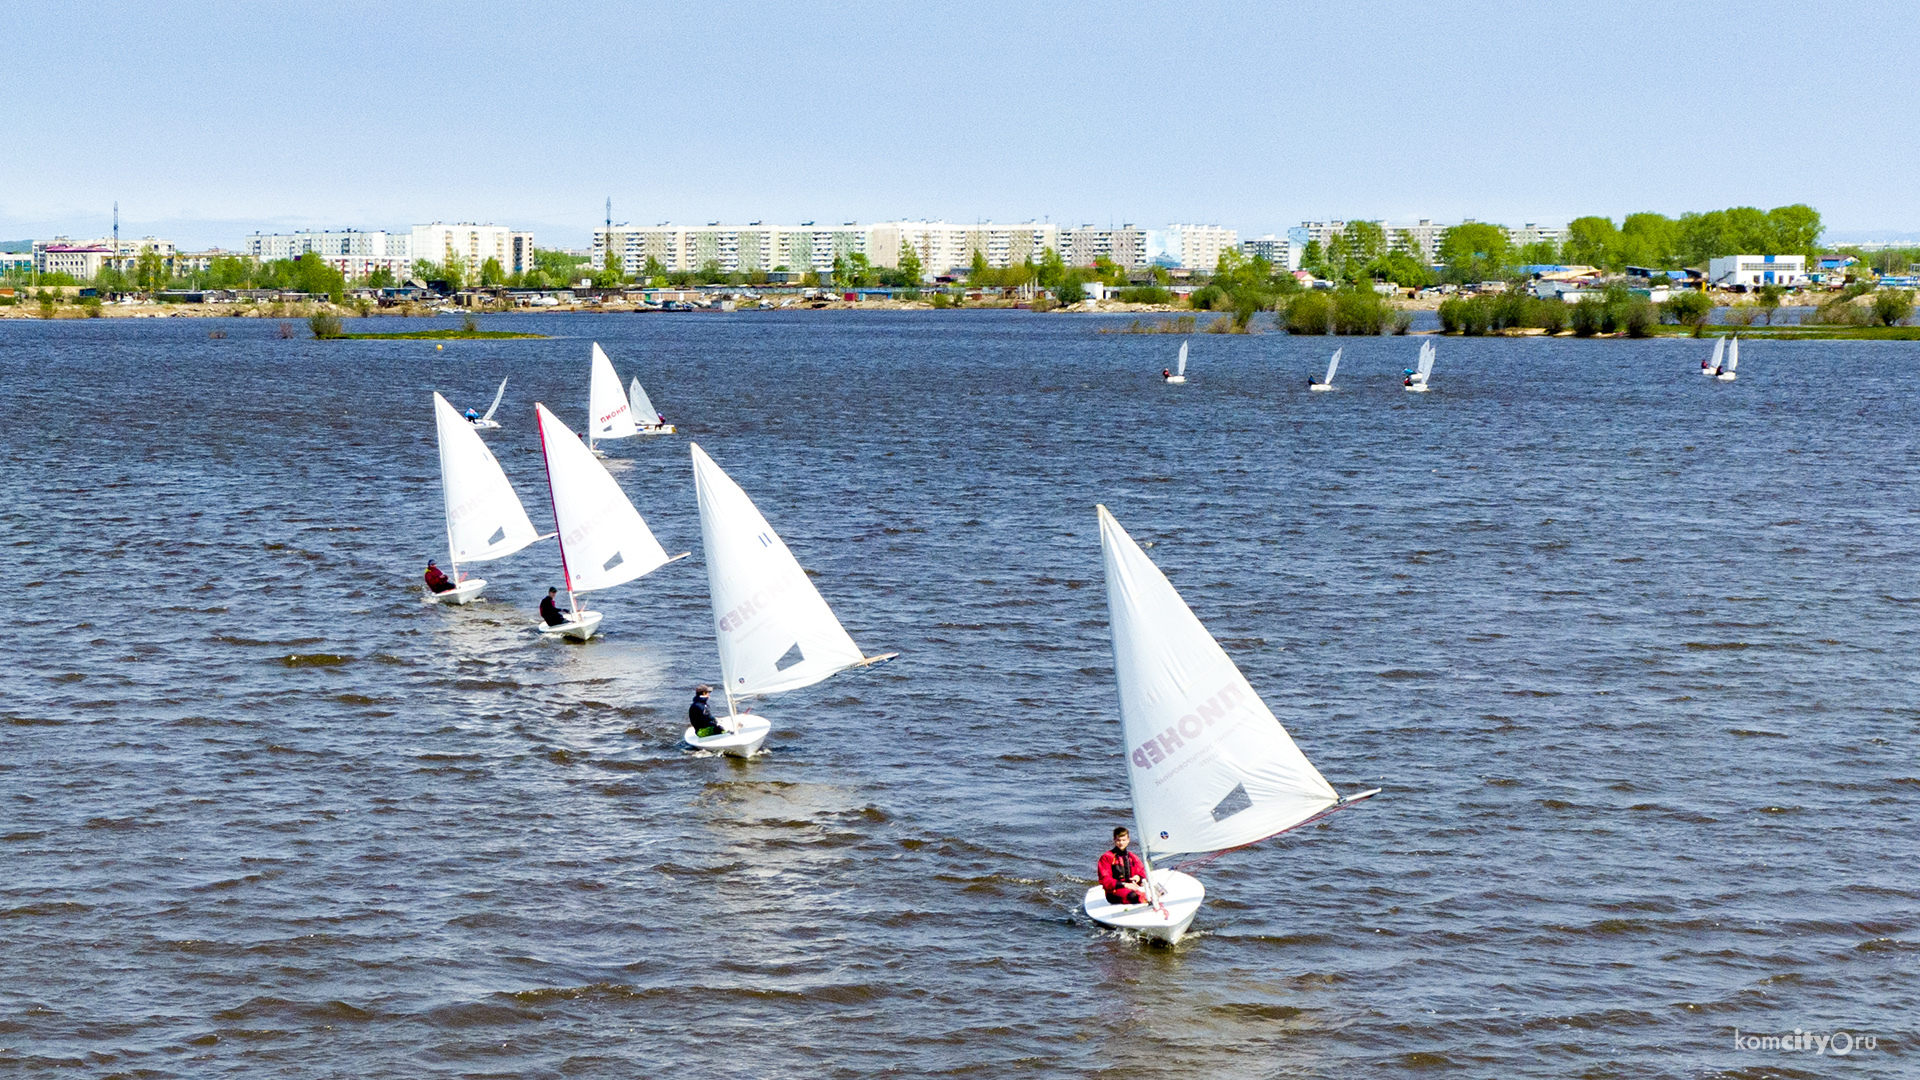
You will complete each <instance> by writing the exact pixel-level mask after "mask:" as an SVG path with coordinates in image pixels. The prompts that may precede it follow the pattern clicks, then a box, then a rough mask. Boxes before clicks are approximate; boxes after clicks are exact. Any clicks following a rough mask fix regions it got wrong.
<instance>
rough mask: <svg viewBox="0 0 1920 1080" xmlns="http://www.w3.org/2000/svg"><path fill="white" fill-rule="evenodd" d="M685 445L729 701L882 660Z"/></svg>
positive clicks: (732, 488)
mask: <svg viewBox="0 0 1920 1080" xmlns="http://www.w3.org/2000/svg"><path fill="white" fill-rule="evenodd" d="M691 445H692V447H693V478H694V489H695V493H696V495H697V496H698V499H699V504H700V540H701V543H702V545H703V546H704V549H705V552H706V561H707V584H708V589H709V593H710V595H711V597H712V601H713V622H714V640H715V643H716V645H717V646H718V648H719V652H720V671H721V675H722V680H723V683H724V685H725V686H726V690H727V697H728V701H729V703H730V704H731V702H732V699H734V698H738V697H742V696H746V695H757V694H776V693H780V692H781V691H785V690H797V689H799V688H801V687H803V686H812V685H813V684H814V683H817V682H819V681H821V680H822V679H826V678H828V677H830V676H832V675H835V674H837V673H839V672H842V671H845V670H847V669H848V668H852V667H858V666H861V665H864V664H868V663H873V662H877V661H878V660H880V659H884V658H885V657H872V658H869V657H868V656H866V655H865V654H864V653H862V652H861V651H860V646H858V645H856V644H854V640H853V637H852V636H851V635H850V634H848V633H847V631H846V628H845V627H843V626H841V625H840V620H839V619H837V618H835V617H834V614H833V609H832V608H830V607H828V606H827V602H826V600H825V599H823V598H822V597H821V595H820V591H819V590H818V589H816V588H814V585H813V582H812V581H811V580H809V579H808V577H807V572H806V571H805V570H803V569H801V567H800V563H799V562H798V560H796V559H795V558H794V557H793V553H792V552H791V551H789V550H788V549H787V545H786V544H785V543H784V542H783V541H782V540H781V539H780V536H779V534H777V533H775V532H774V531H773V526H771V525H769V524H768V523H767V519H766V518H765V517H763V516H762V515H761V513H760V510H759V508H757V507H755V506H754V505H753V500H752V499H750V498H748V497H747V493H746V492H745V491H744V490H742V489H741V487H740V485H739V484H736V483H735V482H734V481H733V478H732V477H730V476H728V475H727V474H726V472H724V471H723V470H722V469H721V468H720V466H719V465H717V464H715V463H714V460H713V459H712V458H710V457H708V456H707V453H706V451H704V450H702V449H701V448H700V447H699V445H698V444H691ZM891 655H892V654H888V656H891Z"/></svg>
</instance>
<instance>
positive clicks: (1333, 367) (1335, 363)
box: [1325, 349, 1341, 386]
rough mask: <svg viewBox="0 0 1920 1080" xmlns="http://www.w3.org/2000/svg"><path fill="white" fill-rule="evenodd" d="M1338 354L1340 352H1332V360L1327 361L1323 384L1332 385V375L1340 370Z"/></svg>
mask: <svg viewBox="0 0 1920 1080" xmlns="http://www.w3.org/2000/svg"><path fill="white" fill-rule="evenodd" d="M1340 352H1341V350H1339V349H1335V350H1333V359H1331V360H1329V361H1327V377H1326V380H1325V382H1326V385H1328V386H1332V385H1333V373H1334V372H1336V371H1339V370H1340Z"/></svg>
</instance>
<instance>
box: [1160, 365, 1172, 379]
mask: <svg viewBox="0 0 1920 1080" xmlns="http://www.w3.org/2000/svg"><path fill="white" fill-rule="evenodd" d="M1160 377H1161V378H1163V379H1171V378H1173V369H1172V368H1168V367H1163V368H1161V369H1160Z"/></svg>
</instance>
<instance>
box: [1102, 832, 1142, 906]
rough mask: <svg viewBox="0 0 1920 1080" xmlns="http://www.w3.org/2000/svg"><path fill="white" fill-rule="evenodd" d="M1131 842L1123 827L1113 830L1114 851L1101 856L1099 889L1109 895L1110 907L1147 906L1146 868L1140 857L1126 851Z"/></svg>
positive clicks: (1103, 853)
mask: <svg viewBox="0 0 1920 1080" xmlns="http://www.w3.org/2000/svg"><path fill="white" fill-rule="evenodd" d="M1132 840H1133V837H1132V836H1131V835H1129V834H1128V832H1127V827H1126V826H1125V825H1121V826H1119V827H1117V828H1115V829H1114V830H1113V850H1111V851H1104V852H1101V853H1100V887H1101V888H1103V889H1105V890H1106V891H1107V903H1109V904H1144V903H1146V902H1147V894H1146V892H1145V891H1144V890H1145V889H1146V887H1147V868H1146V865H1145V864H1143V863H1142V862H1141V861H1140V856H1138V855H1135V854H1134V853H1133V852H1131V851H1128V850H1127V845H1128V844H1129V843H1131V842H1132Z"/></svg>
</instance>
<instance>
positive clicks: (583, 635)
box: [540, 611, 600, 641]
mask: <svg viewBox="0 0 1920 1080" xmlns="http://www.w3.org/2000/svg"><path fill="white" fill-rule="evenodd" d="M599 629H600V613H599V612H597V611H582V612H579V613H577V614H571V615H569V616H568V617H567V621H566V622H563V623H561V624H560V625H559V626H548V625H547V624H546V623H545V622H542V623H541V624H540V632H541V633H542V634H545V635H547V636H548V637H563V638H566V639H567V640H568V641H585V640H587V639H588V638H590V637H592V636H593V635H594V633H595V632H596V631H598V630H599Z"/></svg>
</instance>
